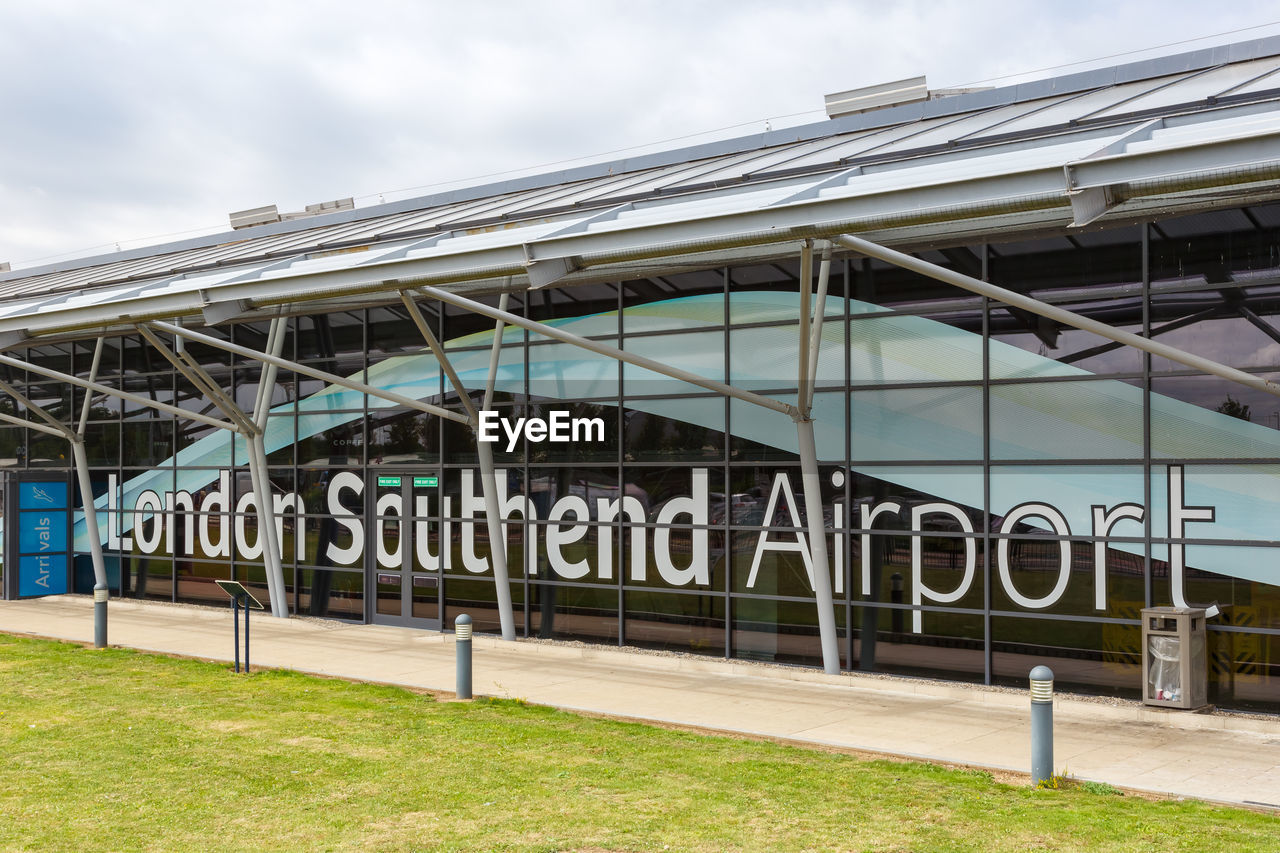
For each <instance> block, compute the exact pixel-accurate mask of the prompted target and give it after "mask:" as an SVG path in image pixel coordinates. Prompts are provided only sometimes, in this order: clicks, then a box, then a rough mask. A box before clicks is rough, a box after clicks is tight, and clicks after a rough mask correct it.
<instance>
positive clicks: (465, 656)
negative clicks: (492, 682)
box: [453, 613, 471, 699]
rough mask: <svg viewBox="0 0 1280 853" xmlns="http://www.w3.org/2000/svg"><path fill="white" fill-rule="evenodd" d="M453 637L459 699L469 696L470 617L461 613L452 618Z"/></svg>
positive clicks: (468, 697)
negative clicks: (455, 648) (456, 660)
mask: <svg viewBox="0 0 1280 853" xmlns="http://www.w3.org/2000/svg"><path fill="white" fill-rule="evenodd" d="M453 632H454V633H453V639H454V645H455V646H456V647H457V656H458V677H457V690H456V691H455V692H456V693H457V695H458V698H459V699H470V698H471V617H470V616H468V615H467V614H465V613H463V614H460V615H459V616H458V618H457V619H455V620H453Z"/></svg>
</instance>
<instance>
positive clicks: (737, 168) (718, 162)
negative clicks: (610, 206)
mask: <svg viewBox="0 0 1280 853" xmlns="http://www.w3.org/2000/svg"><path fill="white" fill-rule="evenodd" d="M762 153H764V151H763V150H762V149H755V150H753V151H745V152H739V153H737V154H731V155H729V156H727V157H722V158H721V157H717V158H713V159H708V160H703V161H701V162H700V163H698V164H697V165H696V166H695V168H693V169H688V170H682V171H681V172H680V173H678V174H675V175H669V174H657V175H654V177H653V179H652V180H649V181H645V182H644V183H640V184H636V185H635V186H633V187H631V188H630V193H633V194H637V195H643V194H647V193H652V192H655V191H658V190H661V191H663V192H679V191H680V190H681V189H682V188H685V187H695V186H704V185H706V184H708V183H711V182H713V181H715V180H719V181H726V182H736V181H738V180H740V179H741V177H742V172H743V169H742V164H743V163H750V162H752V161H755V160H757V159H758V158H759V157H760V156H761V155H762ZM712 176H715V177H714V178H713V177H712Z"/></svg>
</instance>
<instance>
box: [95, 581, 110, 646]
mask: <svg viewBox="0 0 1280 853" xmlns="http://www.w3.org/2000/svg"><path fill="white" fill-rule="evenodd" d="M110 594H111V593H110V591H109V590H108V589H107V588H106V587H105V586H95V587H94V588H93V647H94V648H95V649H105V648H106V647H107V598H108V597H109V596H110Z"/></svg>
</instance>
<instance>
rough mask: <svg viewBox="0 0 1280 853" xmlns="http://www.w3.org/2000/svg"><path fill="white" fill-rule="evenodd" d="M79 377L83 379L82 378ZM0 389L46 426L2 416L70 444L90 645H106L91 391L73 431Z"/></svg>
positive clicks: (92, 374) (93, 371)
mask: <svg viewBox="0 0 1280 853" xmlns="http://www.w3.org/2000/svg"><path fill="white" fill-rule="evenodd" d="M102 345H103V340H102V338H98V344H97V346H96V347H95V348H94V351H93V363H92V365H91V366H90V368H89V379H88V382H87V383H86V384H87V385H89V386H92V385H94V384H95V381H96V379H97V377H98V367H99V366H100V365H101V364H102ZM78 381H79V382H84V380H78ZM0 390H2V391H4V392H5V393H6V394H8V395H9V396H11V397H13V399H14V400H16V401H18V402H19V403H21V404H22V405H23V406H24V407H25V408H26V409H27V410H28V411H30V412H32V413H34V414H35V415H36V416H37V417H39V418H40V419H41V420H43V421H45V423H46V424H47V426H45V425H41V424H34V423H23V422H22V421H21V420H19V419H18V418H11V417H8V416H6V417H5V418H4V420H6V421H11V422H14V423H19V424H22V425H23V426H26V427H29V428H31V429H36V430H39V431H40V432H44V433H49V434H51V435H59V436H61V437H63V438H65V439H66V440H67V441H68V442H69V443H70V444H71V458H72V460H73V461H74V463H75V469H76V483H77V484H78V485H79V487H80V503H81V505H82V508H83V511H84V523H85V535H86V536H87V537H88V539H89V554H90V559H91V560H92V562H93V645H94V648H98V649H101V648H104V647H106V645H107V599H108V595H109V591H108V586H107V568H106V563H105V561H104V560H103V556H102V539H101V538H100V537H99V536H98V515H97V508H96V507H95V506H94V503H93V484H92V483H91V482H90V479H89V456H88V454H87V453H86V452H85V449H84V433H85V429H86V427H87V426H88V423H89V407H90V404H91V403H92V400H93V395H92V394H90V393H89V391H85V396H84V405H83V406H82V407H81V409H80V422H79V424H78V428H77V429H76V430H74V431H73V430H71V429H70V428H69V427H67V426H66V425H64V424H63V423H62V421H60V420H58V419H57V418H55V417H54V416H53V415H51V414H49V413H48V412H47V411H45V410H44V409H43V408H41V407H40V406H38V405H36V404H35V403H34V402H32V401H31V400H30V399H29V398H28V397H26V396H25V395H23V394H21V393H20V392H19V391H18V390H17V389H16V388H13V387H12V386H10V385H9V384H8V383H6V382H0ZM72 550H73V551H74V550H75V543H74V542H73V543H72Z"/></svg>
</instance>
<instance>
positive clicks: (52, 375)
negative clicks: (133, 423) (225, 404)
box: [0, 355, 238, 432]
mask: <svg viewBox="0 0 1280 853" xmlns="http://www.w3.org/2000/svg"><path fill="white" fill-rule="evenodd" d="M0 364H7V365H9V366H10V367H16V368H18V369H19V370H29V371H31V372H32V373H35V374H37V375H39V376H45V377H47V378H49V379H57V380H59V381H61V382H66V383H67V384H69V385H76V386H78V387H80V388H85V389H88V390H90V391H94V392H96V393H98V394H106V395H108V396H110V397H118V398H119V399H121V400H128V401H129V402H130V403H136V404H138V405H139V406H142V407H143V408H147V409H155V410H157V411H160V412H167V413H168V414H171V415H177V416H178V417H179V418H181V419H183V420H190V421H199V422H200V423H202V424H205V425H206V426H211V427H216V428H218V429H225V430H229V431H230V432H238V430H237V428H236V426H235V425H234V424H229V423H227V422H226V421H220V420H218V419H217V418H211V417H209V416H208V415H202V414H200V413H199V412H188V411H187V410H186V409H180V408H178V407H177V406H171V405H169V404H168V403H161V402H160V401H159V400H148V399H147V398H146V397H143V396H141V395H140V394H132V393H130V392H128V391H120V390H117V389H115V388H111V387H109V386H107V385H103V384H101V383H98V382H90V381H88V380H86V379H81V378H80V377H78V376H72V375H71V374H69V373H60V372H59V371H57V370H51V369H49V368H47V367H41V366H40V365H38V364H29V363H28V362H25V361H22V360H21V359H17V358H13V357H11V356H7V355H0Z"/></svg>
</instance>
